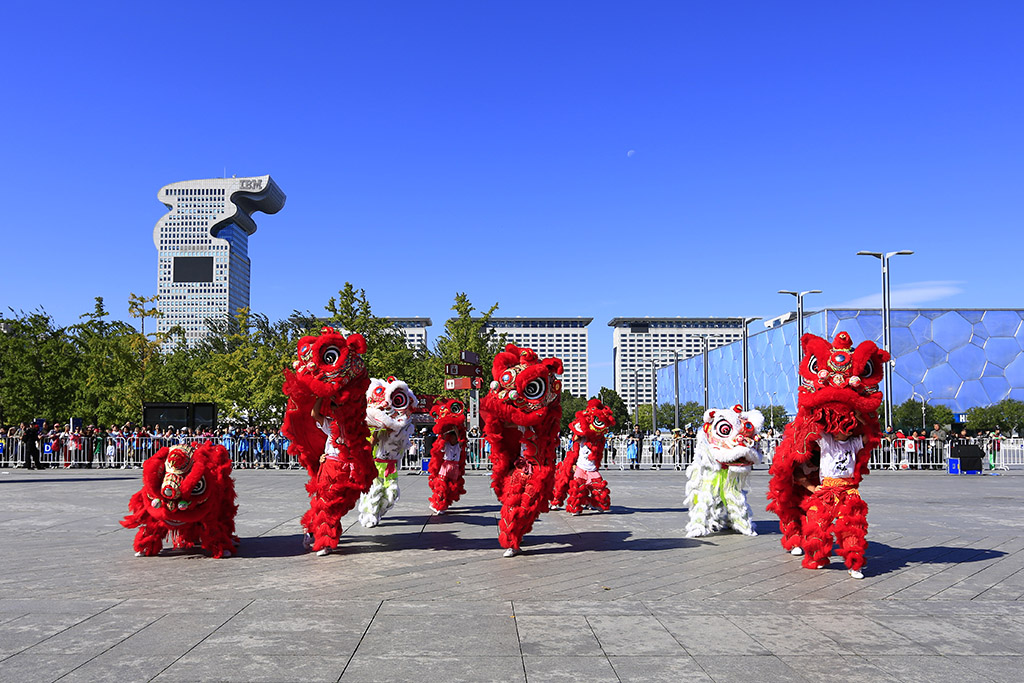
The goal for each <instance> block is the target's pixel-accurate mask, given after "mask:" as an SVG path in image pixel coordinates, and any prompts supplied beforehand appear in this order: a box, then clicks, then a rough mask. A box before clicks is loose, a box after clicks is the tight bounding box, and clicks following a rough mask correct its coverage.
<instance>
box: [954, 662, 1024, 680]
mask: <svg viewBox="0 0 1024 683" xmlns="http://www.w3.org/2000/svg"><path fill="white" fill-rule="evenodd" d="M946 660H948V661H953V662H956V664H958V665H960V666H963V667H966V668H968V669H970V670H971V671H973V672H974V673H977V674H980V675H982V676H985V677H987V678H989V679H991V680H993V681H1019V680H1021V678H1022V677H1024V674H1022V671H1024V658H1022V657H1019V656H1016V657H970V656H964V657H946ZM957 670H958V671H959V669H957Z"/></svg>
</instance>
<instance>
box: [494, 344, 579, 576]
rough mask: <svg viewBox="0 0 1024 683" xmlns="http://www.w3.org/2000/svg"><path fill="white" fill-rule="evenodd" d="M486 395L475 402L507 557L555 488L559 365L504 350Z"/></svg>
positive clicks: (515, 348) (553, 360) (530, 351)
mask: <svg viewBox="0 0 1024 683" xmlns="http://www.w3.org/2000/svg"><path fill="white" fill-rule="evenodd" d="M491 372H492V374H493V376H494V381H493V382H491V390H490V391H489V392H488V394H487V395H486V396H485V397H484V398H483V399H482V400H481V401H480V413H481V415H482V416H483V418H484V435H485V436H486V438H487V441H488V443H489V444H490V446H491V455H490V458H491V487H492V488H493V489H494V492H495V493H496V494H497V496H498V500H499V501H501V521H500V522H499V523H498V541H499V542H500V543H501V546H502V547H503V548H506V552H505V555H506V556H508V557H511V556H512V555H515V554H517V553H518V552H519V546H520V543H521V542H522V540H523V536H524V535H525V534H527V533H528V532H529V531H530V529H532V528H533V523H534V522H535V521H536V519H537V517H538V516H539V515H540V514H541V513H542V512H546V511H547V510H548V503H549V501H550V500H551V494H552V492H553V488H554V484H555V457H556V448H557V445H558V429H559V425H560V423H561V421H562V403H561V401H560V400H559V395H560V394H561V392H562V383H561V381H559V380H558V379H557V378H556V375H560V374H562V361H560V360H559V359H557V358H545V359H544V360H540V359H539V358H538V357H537V354H536V353H535V352H534V351H533V349H526V348H524V349H520V348H519V347H518V346H516V345H515V344H509V345H508V346H506V347H505V350H504V351H503V352H502V353H499V354H498V355H497V356H495V357H494V365H493V367H492V369H491Z"/></svg>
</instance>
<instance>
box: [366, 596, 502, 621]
mask: <svg viewBox="0 0 1024 683" xmlns="http://www.w3.org/2000/svg"><path fill="white" fill-rule="evenodd" d="M416 614H451V615H462V616H472V615H477V614H486V615H488V616H512V614H513V611H512V603H511V602H509V601H508V600H451V599H437V600H422V601H419V602H412V601H407V600H385V601H384V602H383V604H381V606H380V611H379V612H377V616H378V617H382V616H396V615H405V616H412V615H416Z"/></svg>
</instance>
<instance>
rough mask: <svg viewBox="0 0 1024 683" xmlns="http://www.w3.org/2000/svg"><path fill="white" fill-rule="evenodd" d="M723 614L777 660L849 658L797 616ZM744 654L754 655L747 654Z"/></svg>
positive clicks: (835, 644)
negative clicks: (823, 655)
mask: <svg viewBox="0 0 1024 683" xmlns="http://www.w3.org/2000/svg"><path fill="white" fill-rule="evenodd" d="M726 614H728V615H729V620H730V621H731V622H732V623H733V624H734V625H735V626H736V627H737V628H739V629H740V630H742V631H743V632H744V633H746V634H747V635H748V636H750V637H751V638H753V639H754V640H756V641H757V642H758V643H759V644H760V645H761V646H762V647H764V648H766V649H767V650H768V651H770V652H772V653H773V654H776V655H778V656H780V657H781V656H782V655H803V654H806V653H808V652H831V653H836V654H849V653H845V652H843V648H842V647H841V646H840V645H839V644H838V643H836V641H834V640H832V639H831V638H829V637H828V636H826V635H825V634H823V633H822V632H821V631H819V630H817V629H815V628H812V627H811V626H809V625H808V624H807V623H806V622H804V621H802V620H801V619H800V618H799V617H797V616H793V615H772V616H761V615H757V616H732V614H731V613H729V612H726ZM669 630H671V629H669ZM708 635H710V633H709V634H708ZM704 637H705V638H706V637H708V636H704ZM685 644H686V643H685V641H684V645H685ZM686 649H687V650H688V651H689V652H691V653H693V652H694V650H693V648H690V647H689V646H687V648H686ZM728 651H729V650H728V644H727V643H726V644H725V645H724V646H723V647H722V650H721V652H722V654H728ZM700 654H713V653H712V652H710V651H706V652H700ZM746 654H757V653H756V652H747V653H746Z"/></svg>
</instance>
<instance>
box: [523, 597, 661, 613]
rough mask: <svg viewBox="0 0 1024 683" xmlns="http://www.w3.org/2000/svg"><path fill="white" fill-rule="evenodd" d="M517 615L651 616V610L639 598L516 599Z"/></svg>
mask: <svg viewBox="0 0 1024 683" xmlns="http://www.w3.org/2000/svg"><path fill="white" fill-rule="evenodd" d="M515 608H516V615H517V616H518V615H524V614H526V615H531V616H543V615H551V616H556V615H560V614H561V615H578V616H592V615H593V616H597V615H605V616H611V615H618V616H629V615H641V616H650V614H651V610H649V609H648V608H647V606H646V605H644V603H642V602H640V601H637V600H516V601H515Z"/></svg>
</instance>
